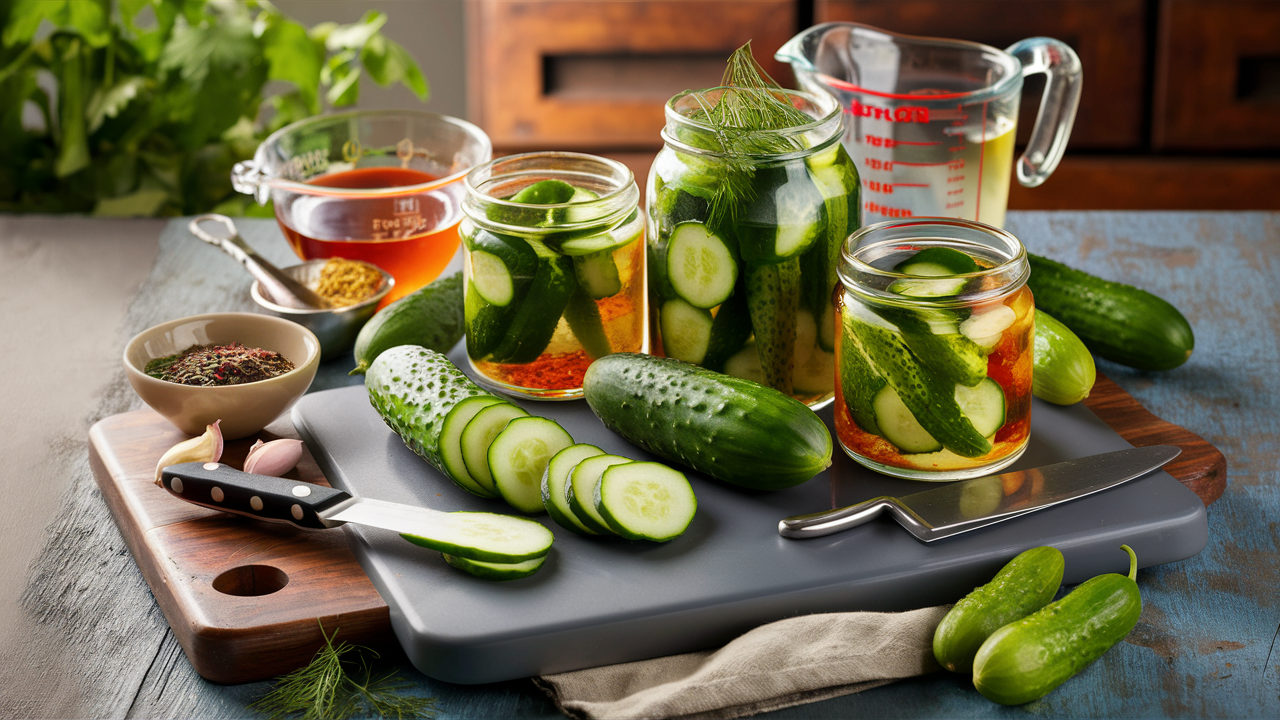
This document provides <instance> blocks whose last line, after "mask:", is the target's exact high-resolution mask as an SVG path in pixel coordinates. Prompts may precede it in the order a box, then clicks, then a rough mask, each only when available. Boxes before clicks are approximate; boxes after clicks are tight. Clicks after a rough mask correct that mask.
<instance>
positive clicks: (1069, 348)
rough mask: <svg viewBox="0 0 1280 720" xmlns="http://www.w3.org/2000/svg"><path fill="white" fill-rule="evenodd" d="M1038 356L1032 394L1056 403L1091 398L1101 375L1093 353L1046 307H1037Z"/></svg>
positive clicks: (1036, 349) (1063, 403)
mask: <svg viewBox="0 0 1280 720" xmlns="http://www.w3.org/2000/svg"><path fill="white" fill-rule="evenodd" d="M1034 357H1035V359H1034V360H1033V365H1032V368H1033V369H1032V373H1031V394H1032V395H1035V396H1036V397H1038V398H1040V399H1041V400H1045V401H1048V402H1051V403H1053V404H1055V405H1074V404H1075V403H1078V402H1080V401H1081V400H1083V399H1085V398H1087V397H1089V391H1090V390H1092V389H1093V382H1094V380H1096V379H1097V376H1098V371H1097V368H1096V367H1095V366H1094V364H1093V356H1092V355H1090V354H1089V349H1088V348H1086V347H1085V346H1084V343H1083V342H1081V341H1080V338H1078V337H1076V334H1075V333H1073V332H1071V329H1070V328H1068V327H1067V326H1066V325H1063V324H1062V323H1060V322H1058V321H1057V320H1055V319H1054V318H1053V316H1051V315H1049V313H1047V312H1045V311H1043V310H1036V340H1035V356H1034Z"/></svg>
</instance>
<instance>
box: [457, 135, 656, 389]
mask: <svg viewBox="0 0 1280 720" xmlns="http://www.w3.org/2000/svg"><path fill="white" fill-rule="evenodd" d="M465 187H466V198H465V199H464V201H463V205H462V209H463V213H464V214H465V217H464V218H463V220H462V223H461V225H460V228H459V234H460V235H461V236H462V242H463V245H464V247H465V249H466V256H465V264H464V275H465V278H466V286H465V290H464V293H465V308H466V323H467V356H468V357H469V359H470V361H471V366H472V368H474V369H475V370H476V371H477V373H478V374H479V376H480V380H481V381H482V382H485V383H487V384H489V385H491V386H493V387H496V388H497V389H500V390H505V391H508V392H513V393H517V394H521V395H525V396H528V397H535V398H542V399H549V400H564V399H571V398H575V397H580V396H581V395H582V376H583V374H584V373H586V371H587V367H588V366H589V365H590V364H591V361H592V360H594V359H595V358H598V357H601V356H602V355H607V354H609V353H614V352H644V351H645V350H646V349H647V343H646V337H645V324H644V310H643V308H644V295H643V293H644V242H643V241H642V237H643V236H644V219H643V218H642V217H641V216H640V214H639V212H638V209H637V208H638V205H639V200H640V191H639V189H638V188H637V187H636V183H635V179H634V178H633V177H632V174H631V171H630V170H628V169H627V167H626V166H625V165H623V164H621V163H618V162H615V161H613V160H608V159H605V158H600V157H595V156H592V155H583V154H580V153H563V152H539V153H528V154H524V155H512V156H508V157H504V158H500V159H498V160H494V161H492V162H489V163H486V164H484V165H481V166H479V167H477V168H476V169H474V170H472V171H471V172H470V173H468V174H467V177H466V180H465Z"/></svg>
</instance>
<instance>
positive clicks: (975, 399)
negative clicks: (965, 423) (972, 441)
mask: <svg viewBox="0 0 1280 720" xmlns="http://www.w3.org/2000/svg"><path fill="white" fill-rule="evenodd" d="M956 403H957V404H959V405H960V411H961V412H963V413H964V415H965V417H967V418H969V422H971V423H973V428H974V429H975V430H977V431H978V432H980V433H982V434H983V435H984V436H986V437H990V436H992V435H994V434H995V433H996V431H997V430H999V429H1000V426H1001V425H1004V414H1005V399H1004V388H1002V387H1000V383H998V382H996V381H995V380H992V379H991V378H987V379H986V380H983V381H982V382H980V383H978V384H977V385H976V386H974V387H965V386H963V385H957V386H956Z"/></svg>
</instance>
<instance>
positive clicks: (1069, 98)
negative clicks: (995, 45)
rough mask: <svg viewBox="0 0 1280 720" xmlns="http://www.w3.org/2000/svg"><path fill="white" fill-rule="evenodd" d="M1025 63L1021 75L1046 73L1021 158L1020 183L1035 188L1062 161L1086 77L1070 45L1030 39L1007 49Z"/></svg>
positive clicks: (1041, 39) (1048, 40) (1019, 166)
mask: <svg viewBox="0 0 1280 720" xmlns="http://www.w3.org/2000/svg"><path fill="white" fill-rule="evenodd" d="M1005 52H1007V53H1009V54H1010V55H1012V56H1014V57H1016V58H1018V60H1019V61H1020V62H1021V63H1022V76H1023V77H1024V78H1025V77H1026V76H1028V75H1034V74H1036V73H1044V74H1045V75H1046V76H1047V77H1046V79H1045V84H1044V95H1043V96H1042V97H1041V98H1040V112H1039V113H1038V114H1037V115H1036V125H1035V127H1034V128H1032V130H1031V140H1030V141H1029V142H1028V143H1027V149H1026V151H1025V152H1023V154H1022V157H1020V158H1018V166H1017V167H1018V182H1020V183H1022V184H1023V185H1025V186H1027V187H1035V186H1037V185H1039V184H1040V183H1042V182H1044V181H1045V180H1047V179H1048V178H1049V175H1051V174H1052V173H1053V171H1054V169H1056V168H1057V167H1058V162H1059V161H1060V160H1062V154H1063V153H1064V152H1065V151H1066V149H1067V139H1068V138H1070V137H1071V125H1072V123H1074V122H1075V120H1076V107H1077V106H1079V104H1080V87H1081V84H1082V83H1083V80H1084V77H1083V73H1082V71H1081V68H1080V58H1078V57H1076V53H1075V51H1074V50H1072V49H1071V46H1069V45H1067V44H1066V43H1064V42H1061V41H1059V40H1054V39H1053V38H1047V37H1034V38H1027V39H1026V40H1022V41H1020V42H1016V43H1014V44H1013V45H1010V46H1009V47H1008V48H1006V49H1005Z"/></svg>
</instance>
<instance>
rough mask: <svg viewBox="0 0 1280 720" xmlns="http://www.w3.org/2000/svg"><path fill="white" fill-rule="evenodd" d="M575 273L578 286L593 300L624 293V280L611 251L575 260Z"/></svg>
mask: <svg viewBox="0 0 1280 720" xmlns="http://www.w3.org/2000/svg"><path fill="white" fill-rule="evenodd" d="M573 273H574V275H576V276H577V278H578V286H579V287H581V288H582V289H583V290H585V291H586V292H587V294H588V295H590V296H591V299H593V300H603V299H604V298H607V297H613V296H614V295H617V294H618V293H620V292H622V279H621V278H619V277H618V266H617V265H615V264H614V262H613V253H612V252H611V251H604V252H597V253H591V254H590V255H581V256H577V257H575V258H573Z"/></svg>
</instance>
